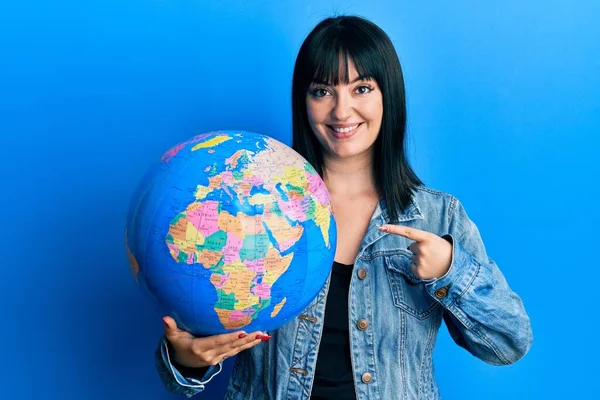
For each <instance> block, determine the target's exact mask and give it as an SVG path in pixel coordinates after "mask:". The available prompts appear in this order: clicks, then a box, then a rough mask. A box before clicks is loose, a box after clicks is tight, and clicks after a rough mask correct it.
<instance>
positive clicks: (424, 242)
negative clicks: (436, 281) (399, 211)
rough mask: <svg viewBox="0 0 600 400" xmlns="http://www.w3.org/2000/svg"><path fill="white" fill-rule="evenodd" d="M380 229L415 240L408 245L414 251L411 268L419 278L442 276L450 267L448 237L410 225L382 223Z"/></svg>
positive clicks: (450, 252)
mask: <svg viewBox="0 0 600 400" xmlns="http://www.w3.org/2000/svg"><path fill="white" fill-rule="evenodd" d="M379 230H380V231H382V232H388V233H393V234H395V235H400V236H404V237H405V238H408V239H411V240H414V242H413V243H411V244H410V246H408V249H409V250H410V251H411V252H412V253H413V256H412V264H411V265H410V269H411V271H412V272H413V274H415V275H416V276H418V277H419V278H421V279H433V278H441V277H442V276H444V274H446V272H448V270H449V269H450V264H451V263H452V244H450V243H449V242H448V241H447V240H446V239H443V238H442V237H440V236H438V235H435V234H433V233H430V232H426V231H422V230H420V229H415V228H410V227H408V226H398V225H388V224H386V225H382V226H381V227H380V228H379Z"/></svg>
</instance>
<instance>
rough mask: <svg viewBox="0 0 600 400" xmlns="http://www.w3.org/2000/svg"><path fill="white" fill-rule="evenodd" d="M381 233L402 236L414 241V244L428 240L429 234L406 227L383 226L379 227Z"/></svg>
mask: <svg viewBox="0 0 600 400" xmlns="http://www.w3.org/2000/svg"><path fill="white" fill-rule="evenodd" d="M379 230H380V231H382V232H388V233H393V234H395V235H399V236H404V237H405V238H408V239H411V240H414V241H415V242H422V241H424V240H426V239H428V238H429V235H430V233H429V232H426V231H422V230H420V229H415V228H411V227H408V226H398V225H391V224H385V225H382V226H381V227H379Z"/></svg>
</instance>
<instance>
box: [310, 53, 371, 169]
mask: <svg viewBox="0 0 600 400" xmlns="http://www.w3.org/2000/svg"><path fill="white" fill-rule="evenodd" d="M306 110H307V114H308V121H309V123H310V127H311V128H312V131H313V132H314V134H315V135H316V137H317V138H318V140H319V142H320V143H321V146H323V149H324V151H325V155H326V157H330V158H348V157H352V156H356V155H360V154H364V153H365V152H371V151H372V148H373V144H374V143H375V140H376V139H377V136H378V135H379V130H380V128H381V120H382V117H383V96H382V94H381V91H380V89H379V87H378V85H377V82H376V81H375V80H374V79H369V78H365V77H361V76H359V75H358V72H357V71H356V68H355V67H354V64H353V63H352V61H351V60H348V83H344V82H343V81H342V80H340V82H339V83H338V84H337V85H332V84H328V83H327V82H312V83H311V85H310V86H309V88H308V92H307V95H306Z"/></svg>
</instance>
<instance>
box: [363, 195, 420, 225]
mask: <svg viewBox="0 0 600 400" xmlns="http://www.w3.org/2000/svg"><path fill="white" fill-rule="evenodd" d="M423 218H424V216H423V213H422V212H421V208H420V207H419V204H418V203H417V200H416V199H415V196H414V195H413V196H412V198H411V200H410V203H409V204H408V206H407V207H406V209H404V210H398V218H397V219H395V220H394V221H391V220H390V216H389V212H388V207H387V204H386V202H385V200H384V199H383V197H380V198H379V203H377V208H376V209H375V211H374V212H373V216H372V217H371V222H375V223H380V224H382V225H383V224H387V223H392V224H393V223H397V222H404V221H410V220H413V219H423Z"/></svg>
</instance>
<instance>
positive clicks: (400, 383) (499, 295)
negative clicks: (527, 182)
mask: <svg viewBox="0 0 600 400" xmlns="http://www.w3.org/2000/svg"><path fill="white" fill-rule="evenodd" d="M384 223H391V224H398V225H405V226H410V227H414V228H417V229H421V230H424V231H428V232H431V233H435V234H437V235H439V236H444V235H448V236H447V237H448V238H449V240H450V242H451V243H452V264H451V266H450V269H449V270H448V272H447V273H446V274H445V275H444V276H442V277H441V278H434V279H429V280H423V279H420V278H418V277H417V276H415V275H414V274H413V273H412V272H411V269H410V265H411V257H412V253H411V252H410V251H409V250H408V249H407V246H408V245H409V244H410V243H411V241H410V240H409V239H407V238H404V237H401V236H398V235H394V234H389V233H384V232H381V231H380V230H378V229H377V228H378V227H379V226H381V225H382V224H384ZM328 288H329V279H328V280H327V282H326V283H325V285H324V286H323V288H322V290H321V291H320V292H319V294H318V295H317V297H316V298H315V299H314V301H313V302H312V303H311V304H310V305H309V306H308V307H307V308H306V309H305V310H304V311H303V312H302V313H301V314H300V315H299V316H298V317H297V318H295V319H293V320H291V321H289V322H288V323H287V324H286V325H284V326H282V327H280V328H279V329H277V330H276V331H273V332H268V334H269V335H272V336H273V338H272V339H271V340H269V341H268V342H265V343H261V344H259V345H257V346H254V347H252V348H251V349H248V350H245V351H242V352H241V353H240V354H238V355H237V356H236V360H235V366H234V369H233V373H232V375H231V378H230V381H229V385H228V387H227V392H226V396H225V399H229V400H241V399H250V400H263V399H265V400H267V399H269V400H271V399H272V400H280V399H283V400H300V399H308V398H310V393H311V389H312V384H313V378H314V374H315V367H316V361H317V354H318V352H319V343H320V339H321V333H322V329H323V318H324V314H325V302H326V299H327V292H328ZM348 312H349V321H348V323H349V329H350V349H351V360H352V370H353V372H354V385H355V390H356V397H357V399H369V400H392V399H439V398H440V394H439V390H438V386H437V383H436V380H435V377H434V373H433V371H434V369H433V361H432V355H433V349H434V345H435V342H436V337H437V332H438V329H439V327H440V325H441V323H442V319H444V321H445V323H446V325H447V327H448V330H449V332H450V334H451V336H452V338H453V340H454V341H455V342H456V343H457V344H458V345H459V346H461V347H463V348H465V349H466V350H468V351H469V352H470V353H471V354H473V355H474V356H475V357H477V358H480V359H481V360H483V361H485V362H487V363H489V364H494V365H507V364H511V363H514V362H515V361H517V360H519V359H520V358H521V357H523V356H524V355H525V354H526V353H527V351H528V350H529V348H530V346H531V342H532V339H533V335H532V330H531V325H530V321H529V317H528V316H527V314H526V312H525V309H524V307H523V303H522V301H521V299H520V298H519V296H518V295H517V294H516V293H514V292H513V291H512V290H511V289H510V288H509V286H508V284H507V282H506V280H505V278H504V276H503V275H502V273H501V272H500V270H499V269H498V267H497V265H496V264H495V263H494V261H492V259H490V258H489V257H488V255H487V254H486V250H485V247H484V244H483V242H482V240H481V237H480V234H479V231H478V229H477V227H476V225H475V224H474V223H473V222H472V221H471V220H470V219H469V217H468V216H467V214H466V212H465V209H464V208H463V206H462V205H461V203H460V202H459V201H458V200H457V199H456V198H455V197H453V196H452V195H449V194H447V193H443V192H440V191H435V190H432V189H429V188H426V187H419V188H418V190H416V191H415V193H414V195H413V198H412V202H411V204H410V205H409V207H407V208H406V210H405V211H404V212H401V213H400V214H399V217H398V219H397V220H394V221H390V220H389V217H388V213H387V208H386V205H385V202H383V200H382V201H380V202H379V204H378V206H377V208H376V210H375V212H374V214H373V216H372V218H371V221H370V224H369V227H368V229H367V232H366V234H365V236H364V238H363V240H362V243H361V246H360V250H359V252H358V255H357V256H356V260H355V264H354V271H353V275H352V280H351V283H350V291H349V298H348ZM156 362H157V368H158V371H159V374H160V376H161V378H162V380H163V382H164V384H165V386H166V387H167V389H168V390H169V391H171V392H174V393H181V394H184V395H186V396H188V397H191V396H192V395H194V394H196V393H199V392H201V391H202V390H203V389H204V387H205V385H206V384H208V383H209V381H210V380H211V379H212V378H213V377H214V376H215V375H216V374H218V373H219V372H221V369H222V364H219V365H216V366H213V367H211V368H210V369H209V370H208V372H207V373H206V374H205V375H204V376H203V377H202V378H201V379H194V378H191V377H184V376H182V374H181V373H180V372H179V371H178V370H177V369H176V368H174V366H173V364H171V362H170V360H169V354H168V348H167V345H166V341H165V339H164V338H162V339H161V342H160V344H159V346H158V348H157V351H156Z"/></svg>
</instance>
